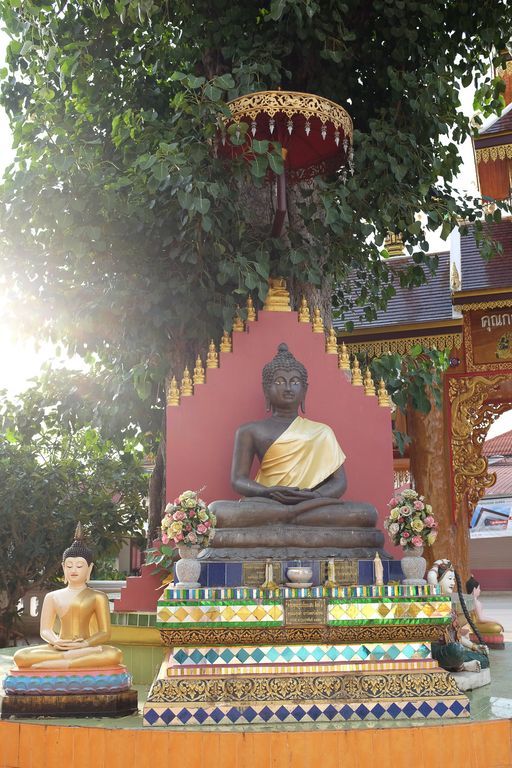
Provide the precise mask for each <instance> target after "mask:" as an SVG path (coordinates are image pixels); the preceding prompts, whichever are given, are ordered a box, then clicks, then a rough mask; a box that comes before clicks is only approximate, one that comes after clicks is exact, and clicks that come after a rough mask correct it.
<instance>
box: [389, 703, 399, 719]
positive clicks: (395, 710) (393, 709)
mask: <svg viewBox="0 0 512 768" xmlns="http://www.w3.org/2000/svg"><path fill="white" fill-rule="evenodd" d="M401 711H402V710H401V709H400V707H399V706H398V705H397V704H395V702H393V704H390V705H389V707H388V715H390V716H391V717H392V718H393V720H394V719H395V718H397V717H398V715H399V714H400V712H401Z"/></svg>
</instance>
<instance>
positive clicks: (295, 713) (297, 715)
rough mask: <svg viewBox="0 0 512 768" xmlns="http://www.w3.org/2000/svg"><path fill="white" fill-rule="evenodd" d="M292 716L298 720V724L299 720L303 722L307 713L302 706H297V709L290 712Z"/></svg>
mask: <svg viewBox="0 0 512 768" xmlns="http://www.w3.org/2000/svg"><path fill="white" fill-rule="evenodd" d="M290 714H291V716H292V717H294V718H295V719H296V720H297V722H298V721H299V720H302V719H303V717H304V715H305V714H306V711H305V710H304V709H302V707H301V706H297V707H295V708H294V709H292V711H291V712H290Z"/></svg>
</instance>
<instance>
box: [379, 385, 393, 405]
mask: <svg viewBox="0 0 512 768" xmlns="http://www.w3.org/2000/svg"><path fill="white" fill-rule="evenodd" d="M377 396H378V399H379V405H380V406H382V408H389V407H390V406H391V398H390V396H389V393H388V391H387V389H386V385H385V383H384V379H381V380H380V381H379V390H378V392H377Z"/></svg>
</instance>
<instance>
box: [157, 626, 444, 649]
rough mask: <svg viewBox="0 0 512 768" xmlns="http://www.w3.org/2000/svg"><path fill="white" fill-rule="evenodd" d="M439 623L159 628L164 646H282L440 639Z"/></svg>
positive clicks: (441, 629) (440, 628)
mask: <svg viewBox="0 0 512 768" xmlns="http://www.w3.org/2000/svg"><path fill="white" fill-rule="evenodd" d="M442 634H443V626H442V625H439V624H421V625H415V624H413V625H408V624H406V625H388V624H376V625H373V624H372V625H368V624H362V625H361V626H340V627H337V626H325V627H316V626H310V627H286V626H280V627H257V626H253V627H202V628H197V629H196V628H191V627H187V626H183V628H180V629H161V630H160V637H161V638H162V642H163V644H164V645H169V646H174V645H187V646H193V645H243V644H244V643H247V644H249V645H265V644H267V645H272V644H276V645H283V644H285V643H362V642H363V643H365V642H369V643H370V642H371V643H373V642H375V643H377V642H389V643H391V642H416V641H418V640H425V641H432V640H439V639H440V638H441V637H442Z"/></svg>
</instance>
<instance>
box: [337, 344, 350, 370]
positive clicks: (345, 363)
mask: <svg viewBox="0 0 512 768" xmlns="http://www.w3.org/2000/svg"><path fill="white" fill-rule="evenodd" d="M338 368H339V369H340V370H341V371H350V355H349V353H348V349H347V345H346V344H345V342H344V341H342V342H341V346H340V350H339V352H338Z"/></svg>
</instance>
